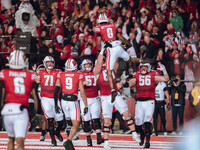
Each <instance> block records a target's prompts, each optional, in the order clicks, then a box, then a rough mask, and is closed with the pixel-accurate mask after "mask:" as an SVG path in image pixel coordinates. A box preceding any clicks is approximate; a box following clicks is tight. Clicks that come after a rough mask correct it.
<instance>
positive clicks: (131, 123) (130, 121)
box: [126, 118, 134, 126]
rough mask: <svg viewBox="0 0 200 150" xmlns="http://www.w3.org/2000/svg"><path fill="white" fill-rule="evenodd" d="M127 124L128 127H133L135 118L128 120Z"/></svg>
mask: <svg viewBox="0 0 200 150" xmlns="http://www.w3.org/2000/svg"><path fill="white" fill-rule="evenodd" d="M126 122H127V125H128V126H131V125H133V124H134V120H133V118H130V119H128V120H126Z"/></svg>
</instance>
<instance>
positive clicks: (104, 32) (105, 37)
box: [95, 23, 130, 70]
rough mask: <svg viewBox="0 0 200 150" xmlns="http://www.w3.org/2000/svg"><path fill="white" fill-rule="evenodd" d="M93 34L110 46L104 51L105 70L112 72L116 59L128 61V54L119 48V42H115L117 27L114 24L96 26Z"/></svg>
mask: <svg viewBox="0 0 200 150" xmlns="http://www.w3.org/2000/svg"><path fill="white" fill-rule="evenodd" d="M95 33H96V34H97V36H101V38H102V41H103V42H104V43H109V44H110V45H112V46H110V47H107V51H106V52H107V54H106V66H107V70H113V68H114V65H115V62H116V60H117V58H118V57H120V58H123V59H124V60H125V61H128V60H129V58H130V56H129V54H128V53H127V52H126V51H125V50H124V49H123V48H122V47H121V41H119V40H117V27H116V25H115V24H113V23H107V24H102V25H99V26H96V28H95ZM105 45H106V44H105Z"/></svg>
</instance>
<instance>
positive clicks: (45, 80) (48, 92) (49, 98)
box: [35, 56, 63, 146]
mask: <svg viewBox="0 0 200 150" xmlns="http://www.w3.org/2000/svg"><path fill="white" fill-rule="evenodd" d="M43 64H44V67H45V68H40V69H38V70H37V77H36V80H35V81H36V83H38V84H40V86H41V92H40V96H41V105H42V108H43V111H44V116H45V117H46V119H47V123H48V130H49V134H50V137H51V144H52V146H57V142H56V140H55V137H54V135H56V136H57V138H58V139H59V141H61V142H62V141H63V137H62V135H61V134H60V130H61V128H62V126H63V113H62V112H60V113H55V109H54V106H55V102H54V88H55V84H56V80H57V74H58V73H60V72H61V70H59V69H54V67H55V60H54V58H53V57H51V56H46V57H45V58H44V60H43ZM58 101H59V100H58ZM58 105H59V106H60V101H59V102H58ZM54 118H55V121H56V122H57V128H56V130H55V131H54Z"/></svg>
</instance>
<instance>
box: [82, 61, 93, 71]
mask: <svg viewBox="0 0 200 150" xmlns="http://www.w3.org/2000/svg"><path fill="white" fill-rule="evenodd" d="M86 64H91V66H90V67H85V65H86ZM81 66H82V69H83V70H85V71H87V72H90V71H92V68H93V64H92V61H91V60H89V59H84V60H83V62H82V64H81Z"/></svg>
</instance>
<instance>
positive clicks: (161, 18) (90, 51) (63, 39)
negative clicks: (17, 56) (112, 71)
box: [0, 0, 200, 148]
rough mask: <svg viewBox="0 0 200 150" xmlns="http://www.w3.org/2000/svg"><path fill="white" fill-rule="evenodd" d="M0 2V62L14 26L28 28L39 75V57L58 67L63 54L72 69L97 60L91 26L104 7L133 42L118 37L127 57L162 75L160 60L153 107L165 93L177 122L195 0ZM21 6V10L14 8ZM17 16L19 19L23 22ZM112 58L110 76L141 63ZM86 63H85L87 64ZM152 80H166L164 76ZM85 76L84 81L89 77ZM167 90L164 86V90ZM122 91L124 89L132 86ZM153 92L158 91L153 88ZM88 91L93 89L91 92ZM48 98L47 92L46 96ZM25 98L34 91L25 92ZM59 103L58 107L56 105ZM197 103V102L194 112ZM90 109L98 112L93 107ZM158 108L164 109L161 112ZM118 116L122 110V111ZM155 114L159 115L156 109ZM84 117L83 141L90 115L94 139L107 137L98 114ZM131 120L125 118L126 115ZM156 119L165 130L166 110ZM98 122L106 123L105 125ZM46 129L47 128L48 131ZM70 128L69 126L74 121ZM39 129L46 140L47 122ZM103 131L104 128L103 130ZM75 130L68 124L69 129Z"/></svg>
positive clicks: (199, 24) (197, 22) (193, 51)
mask: <svg viewBox="0 0 200 150" xmlns="http://www.w3.org/2000/svg"><path fill="white" fill-rule="evenodd" d="M0 6H1V12H0V26H1V27H0V54H1V55H0V70H3V69H6V68H7V66H6V64H7V63H9V62H8V59H7V57H8V56H9V54H10V53H11V52H13V51H14V50H16V49H17V39H16V36H15V35H16V34H17V33H18V32H20V31H22V32H27V31H28V32H30V33H31V39H30V41H31V43H30V51H29V52H28V53H27V56H28V58H29V67H28V68H29V70H33V71H35V72H37V75H39V76H40V78H41V76H42V73H41V74H39V73H38V69H37V68H38V66H39V65H40V64H43V63H44V67H45V68H46V66H45V65H46V64H45V62H48V61H50V62H54V60H55V66H53V67H54V68H56V69H60V70H62V71H66V66H65V62H66V61H67V60H70V59H74V60H75V61H76V62H77V64H78V65H77V66H78V67H77V68H78V70H84V67H85V66H84V65H86V64H90V65H91V66H92V68H95V64H98V63H97V62H96V63H95V60H96V59H97V58H98V56H99V55H100V54H99V52H100V51H98V50H97V49H98V43H97V38H98V37H97V34H96V33H97V32H96V26H97V25H98V17H99V15H100V14H106V17H108V20H109V23H114V24H115V26H116V27H117V33H120V34H121V35H122V36H123V38H125V39H126V40H128V41H129V42H130V43H131V44H132V46H127V45H122V47H123V48H124V49H126V51H127V52H128V54H129V55H130V56H131V58H137V59H138V60H140V62H141V61H143V60H145V61H146V62H148V63H150V64H151V70H157V73H159V74H160V75H163V74H162V71H163V67H164V68H165V67H166V70H167V73H168V75H169V79H170V80H169V82H167V84H166V85H164V87H163V89H162V91H161V92H162V95H163V98H161V99H159V98H158V100H157V99H156V102H155V104H156V106H158V107H162V106H163V105H165V102H163V100H164V99H166V103H167V106H169V107H168V109H170V107H172V115H173V133H174V134H176V132H177V114H179V119H180V120H181V121H180V126H183V113H184V105H185V93H186V92H191V91H192V90H193V88H194V85H193V81H196V82H198V79H199V75H200V69H199V67H200V60H199V59H200V15H199V14H200V2H199V1H195V0H193V1H192V0H117V1H115V0H96V1H94V0H22V1H18V0H12V1H8V2H3V1H1V5H0ZM26 8H30V9H29V11H27V10H25V9H26ZM20 13H22V14H25V15H21V16H20ZM27 14H30V15H27ZM26 15H27V16H28V17H27V16H26ZM27 18H28V19H27ZM23 23H24V26H23V25H22V24H23ZM46 56H51V57H49V58H48V59H49V60H46V61H45V62H44V61H43V60H45V58H46ZM50 58H53V59H54V60H53V61H52V59H50ZM84 60H90V61H91V62H89V63H85V62H84ZM118 63H119V65H118V68H117V70H116V78H117V79H118V81H119V80H120V79H123V77H124V76H125V74H126V75H129V77H128V80H130V81H131V80H133V79H132V78H133V75H134V74H135V72H137V71H139V69H140V68H142V66H140V63H136V62H130V61H124V60H123V59H121V58H119V60H118ZM163 65H164V66H163ZM51 67H52V66H51ZM51 67H50V68H51ZM47 68H48V67H47ZM51 69H52V68H51ZM51 69H49V70H51ZM164 70H165V69H164ZM166 70H165V71H166ZM85 71H87V70H86V69H85ZM90 71H91V70H90ZM90 71H89V72H90ZM123 71H125V74H123V73H122V72H123ZM165 71H163V73H164V75H166V74H167V73H166V72H165ZM56 74H57V73H56ZM58 74H60V73H58ZM99 78H100V77H99ZM60 80H61V78H60ZM158 81H166V80H164V79H163V80H158ZM60 82H61V81H60ZM38 83H42V80H41V81H40V80H38ZM54 84H55V83H54ZM60 84H61V83H60ZM60 84H57V83H56V85H54V86H57V85H59V86H60ZM84 84H85V85H87V83H84ZM195 87H196V88H197V87H198V84H195ZM41 88H42V87H41ZM79 88H80V87H79ZM160 88H161V87H159V89H160ZM124 89H125V88H124ZM129 90H130V89H129ZM133 91H134V90H133ZM133 91H132V92H133ZM165 91H167V92H169V93H166V92H165ZM83 93H84V92H83ZM128 93H129V95H130V92H128ZM52 94H53V93H52ZM57 94H58V93H57ZM63 94H64V93H63ZM158 94H160V93H159V92H158ZM54 95H55V94H54ZM86 95H87V91H86ZM97 95H98V94H97ZM122 95H123V96H124V95H126V94H124V93H123V94H122ZM164 95H165V97H164ZM169 95H173V96H171V100H169V99H170V98H169ZM177 95H178V97H177ZM188 96H189V94H188ZM190 96H191V95H190ZM192 96H193V95H192ZM94 97H96V95H95V96H94ZM124 97H125V96H124ZM193 97H194V98H191V97H190V99H192V101H194V100H197V99H199V97H198V96H196V97H195V96H193ZM197 97H198V98H197ZM49 98H52V97H51V96H50V97H49ZM89 98H90V97H89ZM186 98H188V97H186ZM30 99H33V98H32V97H31V98H30ZM161 100H162V102H163V103H162V104H161V103H160V102H159V101H161ZM177 100H179V102H180V103H177ZM198 102H199V101H197V102H195V104H196V105H197V104H198ZM158 103H160V104H158ZM87 105H89V104H86V103H85V101H84V104H82V108H81V113H82V115H83V112H84V115H85V113H87V112H88V110H87V109H86V108H85V107H87ZM191 105H194V103H193V102H191ZM196 105H195V106H196ZM152 108H153V107H152ZM120 109H121V108H120ZM120 109H119V110H120ZM124 109H126V106H124V108H123V111H124ZM44 111H45V109H44ZM57 111H58V112H59V110H57ZM90 111H91V110H89V113H90ZM164 111H165V110H164ZM197 111H198V109H197V110H196V112H197ZM127 112H128V111H127ZM95 113H97V116H99V113H98V112H95ZM114 113H115V112H114ZM120 113H121V112H120ZM157 113H159V112H157ZM33 114H34V113H33ZM121 114H122V113H121ZM123 115H124V117H125V119H126V123H127V125H124V124H123V120H122V119H121V118H120V119H119V120H122V121H121V122H120V123H121V124H122V126H124V132H125V131H127V130H129V129H128V127H129V128H130V129H131V131H132V134H133V133H134V131H135V130H134V129H135V127H133V123H132V120H131V119H130V118H129V117H131V116H129V115H126V114H123ZM160 115H163V114H161V113H160ZM118 116H119V117H121V115H118ZM164 116H165V114H164ZM31 117H33V116H31ZM154 118H156V119H157V117H155V116H154ZM50 119H51V118H50ZM87 119H88V118H87ZM87 119H84V124H83V126H84V127H85V130H84V132H85V133H86V135H87V142H88V143H87V144H88V146H92V143H91V142H92V141H91V139H90V137H89V136H90V134H87V132H90V131H91V130H90V129H88V128H87V125H88V124H87V123H88V121H90V120H91V119H93V121H94V124H95V125H96V124H97V125H96V126H94V127H93V129H94V130H95V131H96V134H97V143H98V142H99V144H101V143H102V142H104V141H103V140H105V139H102V138H101V134H100V132H101V130H100V129H101V128H100V126H99V124H100V120H99V118H97V119H96V118H89V119H88V120H87ZM43 120H45V118H43ZM47 121H48V124H51V125H52V127H54V126H53V124H54V123H53V120H49V119H47ZM56 121H57V120H56ZM59 121H60V120H59ZM59 121H57V122H59ZM104 121H105V120H104ZM129 121H130V122H131V123H128V122H129ZM70 122H71V120H67V123H68V124H71V126H72V123H70ZM72 122H73V120H72ZM112 122H114V121H112ZM162 123H163V128H164V132H166V128H165V125H166V120H165V118H163V119H162ZM144 124H145V123H144ZM154 124H156V123H154ZM73 125H74V122H73ZM60 128H61V127H59V130H57V132H60ZM104 128H109V127H107V126H104ZM149 128H150V126H149ZM155 128H157V125H156V126H154V131H155V135H157V130H156V129H155ZM51 129H52V128H51ZM51 129H50V128H49V129H48V130H49V132H50V130H51ZM72 129H74V126H73V127H72ZM42 130H43V131H42V135H41V136H43V137H42V138H43V139H42V140H44V139H45V135H46V131H45V130H46V128H44V129H42ZM136 130H137V127H136ZM104 132H105V133H108V131H104ZM148 132H149V131H148ZM180 132H181V133H182V132H183V131H182V130H180ZM75 133H76V132H75V130H74V132H73V136H74V135H75ZM105 133H104V134H105ZM51 134H53V131H52V132H50V135H51ZM55 135H56V134H55ZM53 136H54V135H52V137H53ZM68 136H70V134H68ZM73 136H70V140H68V141H71V140H72V137H73ZM104 136H105V135H104ZM57 137H58V138H59V137H60V139H59V140H60V141H62V140H63V139H62V136H61V135H60V134H59V133H57ZM104 138H105V137H104ZM133 139H134V140H136V141H137V140H138V139H137V137H134V135H133ZM140 139H141V137H140ZM40 140H41V139H40ZM149 140H150V135H149ZM52 141H53V142H52V146H56V141H55V139H53V140H52ZM138 141H139V140H138ZM138 141H137V142H138ZM105 142H106V141H105ZM140 143H141V141H140ZM143 143H144V139H143ZM143 143H142V145H143ZM70 144H71V143H70ZM70 144H69V142H68V145H70ZM148 144H149V145H148ZM148 144H147V143H145V147H146V148H149V147H150V143H148Z"/></svg>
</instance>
